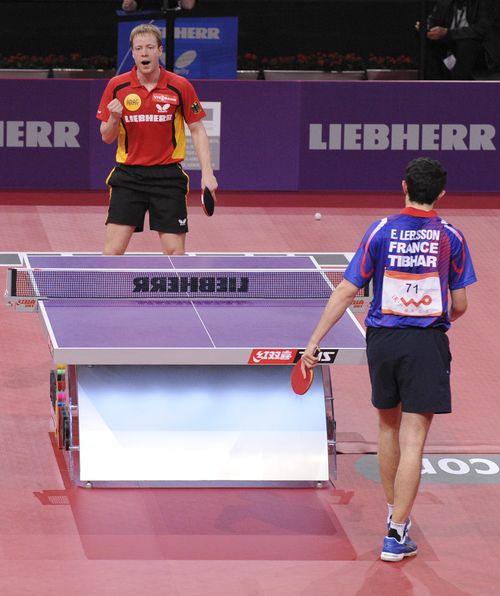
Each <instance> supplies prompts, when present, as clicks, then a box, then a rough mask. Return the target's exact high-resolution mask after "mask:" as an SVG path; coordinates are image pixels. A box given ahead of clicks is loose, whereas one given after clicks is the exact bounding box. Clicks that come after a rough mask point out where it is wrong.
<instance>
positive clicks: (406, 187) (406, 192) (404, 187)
mask: <svg viewBox="0 0 500 596" xmlns="http://www.w3.org/2000/svg"><path fill="white" fill-rule="evenodd" d="M401 186H402V188H403V192H404V193H405V195H407V194H408V185H407V184H406V180H403V181H402V182H401Z"/></svg>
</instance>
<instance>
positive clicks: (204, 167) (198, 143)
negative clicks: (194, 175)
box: [188, 122, 218, 194]
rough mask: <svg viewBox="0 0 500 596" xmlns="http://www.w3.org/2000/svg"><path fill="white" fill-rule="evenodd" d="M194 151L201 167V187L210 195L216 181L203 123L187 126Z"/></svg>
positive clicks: (215, 188)
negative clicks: (206, 189)
mask: <svg viewBox="0 0 500 596" xmlns="http://www.w3.org/2000/svg"><path fill="white" fill-rule="evenodd" d="M188 126H189V130H190V131H191V138H192V140H193V145H194V149H195V151H196V155H197V156H198V161H199V162H200V166H201V187H202V188H208V189H209V190H210V191H211V192H212V194H213V193H214V191H216V190H217V187H218V184H217V179H216V178H215V176H214V171H213V169H212V158H211V156H210V145H209V143H208V136H207V131H206V130H205V127H204V126H203V122H193V123H192V124H189V125H188Z"/></svg>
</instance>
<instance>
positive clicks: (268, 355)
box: [248, 348, 338, 364]
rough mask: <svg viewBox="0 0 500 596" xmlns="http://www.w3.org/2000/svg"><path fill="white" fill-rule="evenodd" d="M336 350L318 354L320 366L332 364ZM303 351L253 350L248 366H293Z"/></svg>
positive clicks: (292, 349)
mask: <svg viewBox="0 0 500 596" xmlns="http://www.w3.org/2000/svg"><path fill="white" fill-rule="evenodd" d="M337 352H338V350H322V351H321V352H320V354H319V362H320V364H333V362H334V361H335V357H336V356H337ZM303 353H304V350H297V349H295V348H285V349H283V348H267V349H254V350H252V353H251V354H250V358H249V359H248V364H295V363H296V362H298V361H299V360H300V359H301V357H302V354H303Z"/></svg>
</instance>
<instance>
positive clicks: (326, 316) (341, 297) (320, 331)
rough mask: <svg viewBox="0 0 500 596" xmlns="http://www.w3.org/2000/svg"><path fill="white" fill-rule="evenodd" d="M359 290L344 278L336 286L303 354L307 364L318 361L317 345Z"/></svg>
mask: <svg viewBox="0 0 500 596" xmlns="http://www.w3.org/2000/svg"><path fill="white" fill-rule="evenodd" d="M358 290H359V288H358V287H357V286H355V285H354V284H352V283H351V282H350V281H347V280H346V279H343V280H342V281H341V282H340V283H339V285H338V286H337V287H336V288H335V291H334V292H333V293H332V295H331V296H330V299H329V300H328V302H327V304H326V306H325V310H324V311H323V314H322V315H321V319H320V320H319V323H318V324H317V326H316V329H315V330H314V331H313V333H312V335H311V338H310V339H309V343H308V344H307V348H306V351H305V352H304V355H303V356H302V359H303V360H304V362H305V364H306V366H308V367H312V366H315V365H316V364H317V363H318V357H317V356H315V355H314V352H315V350H316V348H317V346H319V344H320V342H321V340H322V339H323V337H324V336H325V335H326V334H327V333H328V331H330V329H331V328H332V327H333V326H334V325H335V323H336V322H337V321H338V320H339V319H340V317H341V316H342V315H343V314H344V313H345V311H346V310H347V309H348V308H349V306H350V305H351V304H352V301H353V300H354V298H355V296H356V293H357V292H358Z"/></svg>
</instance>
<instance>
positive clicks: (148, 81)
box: [137, 68, 160, 89]
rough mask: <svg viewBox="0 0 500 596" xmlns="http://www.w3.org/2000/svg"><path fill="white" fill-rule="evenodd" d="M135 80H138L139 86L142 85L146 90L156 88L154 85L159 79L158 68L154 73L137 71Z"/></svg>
mask: <svg viewBox="0 0 500 596" xmlns="http://www.w3.org/2000/svg"><path fill="white" fill-rule="evenodd" d="M137 79H138V80H139V83H140V84H141V85H143V86H144V87H146V88H149V89H152V88H154V87H156V84H157V83H158V81H159V79H160V69H159V68H158V70H155V71H154V72H152V73H147V74H144V73H142V72H139V71H137Z"/></svg>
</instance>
